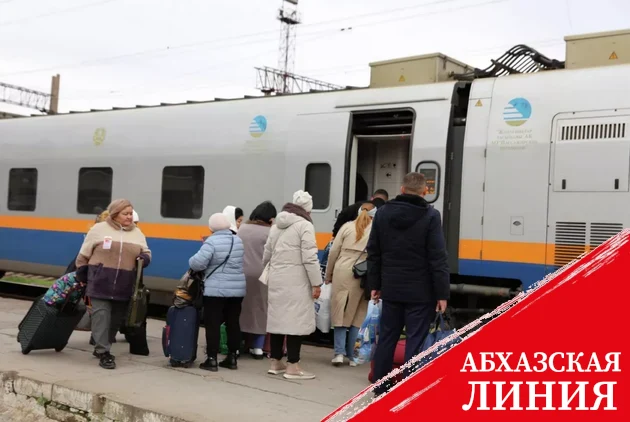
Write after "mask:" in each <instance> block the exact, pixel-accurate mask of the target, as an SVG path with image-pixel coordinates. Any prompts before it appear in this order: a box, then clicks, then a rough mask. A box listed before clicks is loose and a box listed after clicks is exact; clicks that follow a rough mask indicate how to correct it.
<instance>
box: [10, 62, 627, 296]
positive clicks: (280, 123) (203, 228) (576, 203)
mask: <svg viewBox="0 0 630 422" xmlns="http://www.w3.org/2000/svg"><path fill="white" fill-rule="evenodd" d="M628 80H630V66H629V65H617V66H609V67H599V68H590V69H580V70H551V71H545V72H539V73H534V74H523V75H511V76H505V77H499V78H485V79H476V80H474V81H472V82H461V81H450V82H442V83H435V84H428V85H415V86H404V87H393V88H378V89H369V88H366V89H351V90H343V91H333V92H323V93H308V94H298V95H287V96H273V97H261V98H253V99H242V100H225V101H212V102H207V103H195V104H183V105H164V106H156V107H146V108H144V107H141V108H135V109H124V110H111V111H99V112H86V113H71V114H65V115H55V116H43V117H29V118H16V119H10V120H1V121H0V151H1V154H0V175H1V178H0V270H4V271H20V272H28V273H37V274H43V275H50V276H58V275H60V273H61V272H62V271H63V270H64V268H65V267H66V266H67V265H68V263H69V262H70V261H71V260H72V259H73V257H74V256H75V255H76V253H77V252H78V249H79V247H80V246H81V242H82V240H83V235H84V234H85V233H86V232H87V230H88V229H89V228H90V226H91V225H92V224H93V221H94V218H95V216H96V214H97V213H98V212H99V211H100V210H102V209H104V208H105V207H106V206H107V204H108V203H109V202H110V200H111V199H114V198H119V197H124V198H129V199H130V200H131V201H132V203H133V204H134V207H135V209H136V210H137V212H138V213H139V215H140V218H141V222H140V227H141V229H142V230H143V232H144V233H145V234H146V235H147V237H148V242H149V246H150V248H151V250H152V251H153V262H152V264H151V266H150V267H148V268H147V270H146V280H147V284H148V285H149V287H150V288H151V289H152V291H153V295H152V298H154V299H155V300H156V301H158V302H161V303H170V300H171V298H172V291H173V289H174V286H175V283H176V282H177V280H179V278H180V277H181V276H182V274H183V273H184V272H185V271H186V270H187V268H188V259H189V257H190V256H191V255H192V254H194V253H195V252H196V251H197V249H198V248H199V247H200V245H201V241H202V240H201V239H202V236H205V235H207V234H208V231H209V230H208V226H207V220H208V217H209V216H210V215H211V214H212V213H214V212H218V211H221V210H222V209H223V208H224V207H225V206H226V205H234V206H238V207H241V208H242V209H243V210H244V212H245V215H246V216H247V215H249V213H250V212H251V210H252V209H253V208H254V207H255V206H256V205H257V204H258V203H260V202H261V201H263V200H271V201H273V203H274V204H275V205H276V207H277V208H278V209H280V208H281V207H282V205H283V204H284V203H286V202H287V201H289V200H290V199H291V197H292V193H293V192H294V191H296V190H298V189H305V190H307V191H309V192H310V193H311V194H312V195H313V198H314V210H313V213H312V215H313V220H314V224H315V228H316V230H317V240H318V245H319V248H320V250H323V249H324V248H325V246H326V244H327V242H328V241H329V240H330V238H331V231H332V227H333V224H334V221H335V217H336V216H337V214H338V213H339V211H340V210H341V209H342V208H343V207H344V206H346V205H348V204H351V203H353V202H354V201H355V200H357V199H365V198H356V197H355V184H356V176H357V174H359V175H361V176H362V177H363V179H364V180H365V181H366V182H367V184H368V187H369V190H370V191H371V192H373V191H374V190H375V189H378V188H384V189H386V190H387V191H388V192H389V193H390V197H393V196H395V195H396V194H397V193H398V192H399V189H400V185H401V181H402V178H403V176H404V175H405V174H406V173H407V172H409V171H412V170H414V171H419V172H422V173H424V174H425V175H426V176H427V178H428V181H429V193H428V195H427V197H426V199H427V200H428V201H429V202H430V203H432V204H433V206H435V208H437V209H438V210H439V211H440V212H441V214H442V218H443V228H444V233H445V236H446V239H447V246H448V253H449V264H450V270H451V273H452V274H453V277H452V283H453V289H454V290H457V289H461V290H460V292H463V293H465V295H464V297H465V298H466V300H465V301H464V305H463V306H464V307H466V306H468V307H475V306H477V307H478V306H480V305H479V303H478V302H477V303H476V302H475V299H471V298H478V297H483V296H484V295H492V294H495V295H501V294H504V292H505V291H506V290H505V289H512V290H518V289H527V288H528V287H529V286H531V285H532V284H533V283H534V282H536V281H538V280H540V279H542V278H543V277H544V276H545V275H546V274H547V273H550V272H552V271H554V270H556V269H557V268H558V267H560V266H562V265H564V264H566V263H568V262H570V261H571V260H572V259H574V258H576V257H578V256H579V255H580V254H582V253H583V252H585V251H588V250H589V249H591V248H593V247H596V246H597V245H599V244H601V243H602V242H603V241H604V240H606V239H607V238H609V237H611V236H613V235H614V234H616V233H617V232H619V231H621V230H622V228H624V227H628V226H629V223H630V213H629V212H628V210H629V209H630V191H629V177H630V87H629V86H628V84H627V83H625V82H624V81H628ZM158 293H162V294H158Z"/></svg>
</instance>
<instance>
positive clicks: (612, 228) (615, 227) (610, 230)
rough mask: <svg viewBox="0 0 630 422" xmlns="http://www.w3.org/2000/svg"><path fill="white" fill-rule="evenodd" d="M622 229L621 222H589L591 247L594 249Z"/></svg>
mask: <svg viewBox="0 0 630 422" xmlns="http://www.w3.org/2000/svg"><path fill="white" fill-rule="evenodd" d="M622 230H623V224H617V223H591V241H590V247H591V249H595V248H596V247H598V246H599V245H601V244H602V243H604V242H605V241H607V240H608V239H610V238H611V237H613V236H614V235H616V234H617V233H619V232H620V231H622Z"/></svg>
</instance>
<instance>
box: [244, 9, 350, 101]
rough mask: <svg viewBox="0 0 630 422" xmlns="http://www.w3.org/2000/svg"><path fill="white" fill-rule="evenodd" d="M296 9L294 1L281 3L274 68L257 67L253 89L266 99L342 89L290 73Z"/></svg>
mask: <svg viewBox="0 0 630 422" xmlns="http://www.w3.org/2000/svg"><path fill="white" fill-rule="evenodd" d="M297 8H298V0H282V7H281V8H280V10H279V14H278V20H279V21H280V22H281V23H282V30H281V31H280V52H279V54H278V68H277V69H274V68H271V67H267V66H265V67H257V68H256V72H257V77H256V88H257V89H259V90H260V91H261V92H262V93H263V94H265V96H270V95H271V94H272V93H275V94H279V95H281V94H291V93H295V92H309V91H334V90H339V89H344V87H342V86H338V85H334V84H330V83H328V82H324V81H320V80H317V79H313V78H309V77H306V76H300V75H296V74H295V73H293V65H294V64H295V38H296V36H295V32H296V27H297V25H299V24H300V23H301V21H300V16H299V15H298V11H297Z"/></svg>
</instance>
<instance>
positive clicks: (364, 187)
mask: <svg viewBox="0 0 630 422" xmlns="http://www.w3.org/2000/svg"><path fill="white" fill-rule="evenodd" d="M414 117H415V116H414V112H413V111H412V110H409V109H406V110H388V111H381V112H371V113H354V114H353V116H352V129H351V133H350V139H349V141H350V142H349V143H348V148H347V160H346V169H347V170H346V177H345V179H346V183H345V188H344V201H343V202H344V206H347V205H350V204H354V203H356V202H358V201H365V200H368V199H370V197H371V196H372V193H374V191H375V190H377V189H385V190H386V191H387V192H388V193H389V197H390V198H393V197H395V196H396V195H398V193H399V192H400V186H401V185H402V181H403V178H404V177H405V175H406V174H407V173H408V172H409V171H410V169H411V161H410V159H411V147H412V133H413V124H414Z"/></svg>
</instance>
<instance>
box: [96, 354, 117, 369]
mask: <svg viewBox="0 0 630 422" xmlns="http://www.w3.org/2000/svg"><path fill="white" fill-rule="evenodd" d="M99 365H100V366H101V368H105V369H115V368H116V358H114V356H112V355H111V354H110V353H109V352H105V353H103V354H102V355H100V362H99Z"/></svg>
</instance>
